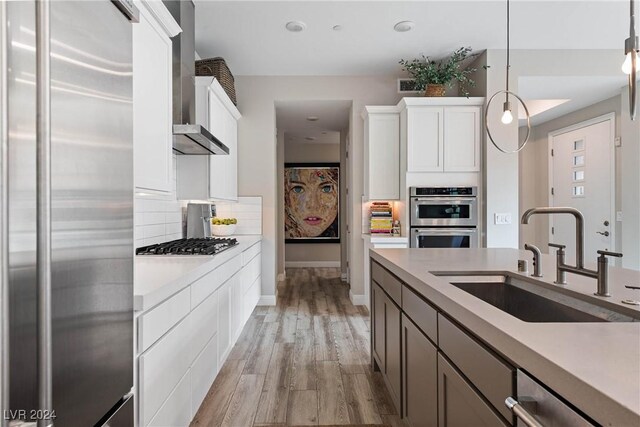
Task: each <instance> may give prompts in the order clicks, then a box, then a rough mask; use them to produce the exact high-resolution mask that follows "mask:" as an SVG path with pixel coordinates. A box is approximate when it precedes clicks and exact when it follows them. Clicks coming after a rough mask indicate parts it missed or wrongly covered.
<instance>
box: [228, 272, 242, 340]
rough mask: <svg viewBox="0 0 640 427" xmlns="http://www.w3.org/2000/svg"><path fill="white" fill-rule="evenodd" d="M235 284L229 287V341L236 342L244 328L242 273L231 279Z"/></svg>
mask: <svg viewBox="0 0 640 427" xmlns="http://www.w3.org/2000/svg"><path fill="white" fill-rule="evenodd" d="M231 280H234V281H235V282H234V283H233V285H232V286H231V340H232V341H234V342H235V341H236V340H237V339H238V335H240V332H241V331H242V328H243V327H244V322H245V319H244V300H243V297H244V283H242V272H239V273H238V274H236V275H235V276H233V277H232V278H231Z"/></svg>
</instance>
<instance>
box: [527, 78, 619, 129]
mask: <svg viewBox="0 0 640 427" xmlns="http://www.w3.org/2000/svg"><path fill="white" fill-rule="evenodd" d="M626 84H627V76H626V75H624V74H622V73H620V76H613V77H612V76H586V77H585V76H552V77H545V76H543V77H520V78H518V94H519V95H520V96H521V97H522V98H523V99H524V100H525V102H526V103H527V107H528V108H529V111H530V113H531V116H532V117H531V123H532V124H533V125H538V124H540V123H544V122H547V121H549V120H553V119H555V118H558V117H561V116H563V115H565V114H568V113H571V112H573V111H577V110H579V109H581V108H585V107H588V106H589V105H592V104H595V103H597V102H600V101H604V100H605V99H609V98H611V97H612V96H615V95H619V94H620V92H621V88H622V87H623V86H624V85H626ZM521 110H522V109H519V110H518V113H519V115H520V116H522V111H521ZM520 118H522V117H520Z"/></svg>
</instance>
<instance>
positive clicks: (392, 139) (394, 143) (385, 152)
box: [362, 107, 400, 200]
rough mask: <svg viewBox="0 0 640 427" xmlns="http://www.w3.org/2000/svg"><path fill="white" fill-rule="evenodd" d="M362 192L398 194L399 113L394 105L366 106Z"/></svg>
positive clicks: (373, 196) (385, 196)
mask: <svg viewBox="0 0 640 427" xmlns="http://www.w3.org/2000/svg"><path fill="white" fill-rule="evenodd" d="M362 115H363V118H364V140H365V144H364V195H365V199H367V200H397V199H399V198H400V113H399V112H398V110H397V109H396V107H365V110H364V112H363V114H362Z"/></svg>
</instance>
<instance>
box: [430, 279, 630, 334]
mask: <svg viewBox="0 0 640 427" xmlns="http://www.w3.org/2000/svg"><path fill="white" fill-rule="evenodd" d="M434 274H435V275H436V276H440V277H441V278H442V279H445V280H447V281H448V282H449V283H451V284H452V285H453V286H455V287H457V288H459V289H462V290H463V291H465V292H467V293H469V294H471V295H473V296H474V297H476V298H479V299H481V300H483V301H485V302H487V303H489V304H491V305H492V306H494V307H496V308H498V309H500V310H502V311H504V312H505V313H508V314H510V315H512V316H514V317H517V318H518V319H520V320H523V321H525V322H637V321H639V319H636V318H634V317H631V316H628V315H626V314H622V313H619V312H617V311H613V310H610V309H608V308H605V307H602V306H600V305H596V304H593V303H591V302H587V301H585V300H583V299H578V298H574V297H572V296H570V295H566V294H564V293H560V292H558V291H556V290H553V289H547V288H544V287H542V286H540V285H536V284H534V283H530V282H528V281H524V280H520V279H518V278H515V277H512V276H508V275H504V274H490V275H452V274H451V273H447V274H438V273H434Z"/></svg>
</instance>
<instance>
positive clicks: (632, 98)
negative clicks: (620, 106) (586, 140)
mask: <svg viewBox="0 0 640 427" xmlns="http://www.w3.org/2000/svg"><path fill="white" fill-rule="evenodd" d="M634 3H635V2H634V0H630V1H629V6H630V17H629V18H630V19H629V38H628V39H626V40H625V41H624V54H625V56H626V58H625V60H624V63H623V64H622V71H623V72H624V73H625V74H628V75H629V115H630V116H631V120H635V119H636V110H637V101H638V95H637V91H638V83H637V76H638V62H640V42H638V36H636V17H635V5H634Z"/></svg>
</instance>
